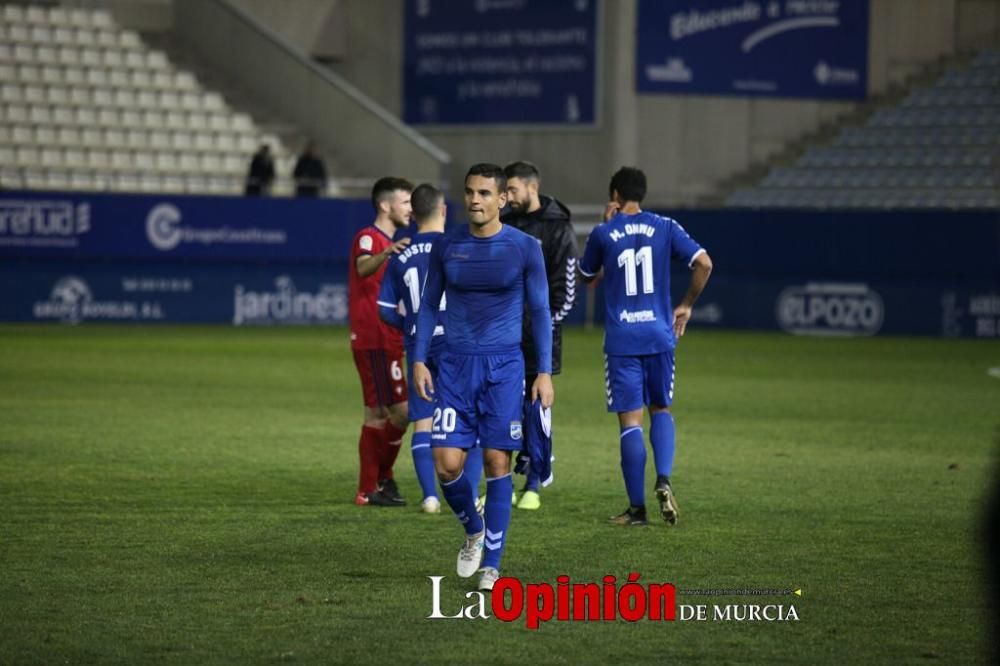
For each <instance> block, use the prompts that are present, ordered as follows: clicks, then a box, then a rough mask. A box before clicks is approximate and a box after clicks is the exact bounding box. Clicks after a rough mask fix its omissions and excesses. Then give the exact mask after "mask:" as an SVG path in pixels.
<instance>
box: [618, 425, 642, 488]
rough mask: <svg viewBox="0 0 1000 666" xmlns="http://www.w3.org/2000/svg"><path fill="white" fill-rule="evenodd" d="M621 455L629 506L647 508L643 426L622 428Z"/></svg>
mask: <svg viewBox="0 0 1000 666" xmlns="http://www.w3.org/2000/svg"><path fill="white" fill-rule="evenodd" d="M621 455H622V476H623V477H625V491H626V492H627V493H628V501H629V504H631V505H632V506H645V504H646V499H645V495H646V485H645V474H646V442H645V440H644V439H643V437H642V426H629V427H627V428H622V433H621Z"/></svg>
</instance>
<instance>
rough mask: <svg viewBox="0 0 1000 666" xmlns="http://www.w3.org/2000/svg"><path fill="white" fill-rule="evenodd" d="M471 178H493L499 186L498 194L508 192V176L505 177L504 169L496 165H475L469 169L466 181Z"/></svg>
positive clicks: (483, 163)
mask: <svg viewBox="0 0 1000 666" xmlns="http://www.w3.org/2000/svg"><path fill="white" fill-rule="evenodd" d="M469 176H482V177H483V178H492V179H493V181H494V182H495V183H496V184H497V192H505V191H506V190H507V176H505V175H504V173H503V169H501V168H500V167H499V166H498V165H496V164H490V163H489V162H480V163H479V164H473V165H472V166H470V167H469V171H468V173H466V174H465V180H469Z"/></svg>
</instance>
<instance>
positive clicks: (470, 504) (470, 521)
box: [441, 474, 510, 536]
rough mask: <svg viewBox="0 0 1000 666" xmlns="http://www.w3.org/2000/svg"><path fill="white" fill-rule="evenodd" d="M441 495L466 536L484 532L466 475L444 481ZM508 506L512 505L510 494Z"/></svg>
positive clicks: (474, 497)
mask: <svg viewBox="0 0 1000 666" xmlns="http://www.w3.org/2000/svg"><path fill="white" fill-rule="evenodd" d="M441 494H442V495H444V500H445V501H446V502H447V503H448V506H450V507H451V510H452V511H454V512H455V516H456V517H457V518H458V521H459V522H460V523H462V526H463V527H465V533H466V534H468V535H469V536H472V535H473V534H479V533H480V532H482V531H483V520H482V518H480V517H479V513H478V512H477V511H476V496H475V494H473V492H472V486H470V485H469V480H468V479H466V478H465V474H459V475H458V478H455V479H452V480H451V481H442V482H441ZM507 504H510V494H508V495H507ZM508 515H509V510H508Z"/></svg>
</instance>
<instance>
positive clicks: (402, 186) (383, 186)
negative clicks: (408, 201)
mask: <svg viewBox="0 0 1000 666" xmlns="http://www.w3.org/2000/svg"><path fill="white" fill-rule="evenodd" d="M399 190H402V191H404V192H412V191H413V183H411V182H410V181H408V180H406V179H405V178H395V177H393V176H385V177H384V178H379V179H378V180H376V181H375V185H374V186H373V187H372V208H374V209H375V210H378V205H379V203H380V202H382V201H385V200H386V198H388V197H389V196H391V195H392V193H393V192H397V191H399Z"/></svg>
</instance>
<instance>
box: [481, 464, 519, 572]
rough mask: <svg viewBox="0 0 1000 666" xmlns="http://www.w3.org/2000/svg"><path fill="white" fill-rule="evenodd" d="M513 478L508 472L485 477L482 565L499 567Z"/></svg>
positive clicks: (508, 515) (507, 520) (508, 523)
mask: <svg viewBox="0 0 1000 666" xmlns="http://www.w3.org/2000/svg"><path fill="white" fill-rule="evenodd" d="M513 492H514V480H513V479H512V478H511V476H510V474H505V475H503V476H500V477H497V478H494V479H491V478H489V477H486V543H485V544H484V548H485V553H484V554H483V564H482V566H484V567H493V568H494V569H499V568H500V556H501V555H503V547H504V544H505V543H506V542H507V528H508V527H509V526H510V510H511V505H510V496H511V493H513Z"/></svg>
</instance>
